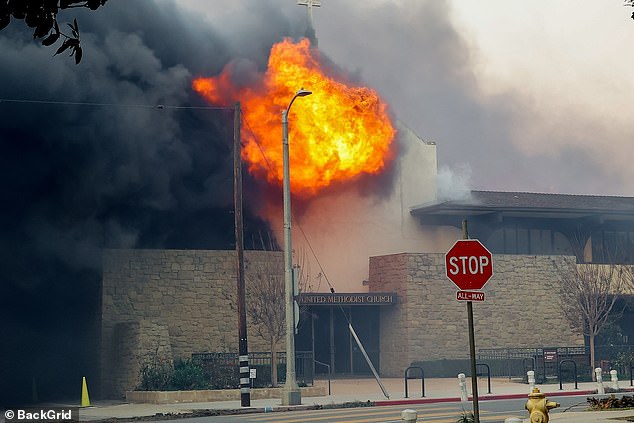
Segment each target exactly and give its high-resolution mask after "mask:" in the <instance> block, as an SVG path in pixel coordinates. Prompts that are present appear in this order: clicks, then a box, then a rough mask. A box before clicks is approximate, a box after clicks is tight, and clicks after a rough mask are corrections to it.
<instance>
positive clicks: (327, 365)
mask: <svg viewBox="0 0 634 423" xmlns="http://www.w3.org/2000/svg"><path fill="white" fill-rule="evenodd" d="M313 361H314V362H315V363H316V364H321V365H322V366H326V367H327V368H328V395H330V364H326V363H322V362H321V361H317V360H315V359H313Z"/></svg>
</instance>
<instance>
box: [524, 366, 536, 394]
mask: <svg viewBox="0 0 634 423" xmlns="http://www.w3.org/2000/svg"><path fill="white" fill-rule="evenodd" d="M526 377H527V378H528V392H533V388H534V387H535V372H534V371H533V370H529V371H527V372H526Z"/></svg>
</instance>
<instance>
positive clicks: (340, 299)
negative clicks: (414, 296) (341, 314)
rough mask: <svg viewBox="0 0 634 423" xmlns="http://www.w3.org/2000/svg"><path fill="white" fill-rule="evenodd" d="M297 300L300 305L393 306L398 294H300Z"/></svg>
mask: <svg viewBox="0 0 634 423" xmlns="http://www.w3.org/2000/svg"><path fill="white" fill-rule="evenodd" d="M297 299H298V303H299V304H300V305H326V306H327V305H392V304H396V293H394V292H363V293H344V294H339V293H336V294H328V293H323V294H319V293H307V294H299V295H298V297H297Z"/></svg>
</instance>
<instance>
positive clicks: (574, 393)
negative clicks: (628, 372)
mask: <svg viewBox="0 0 634 423" xmlns="http://www.w3.org/2000/svg"><path fill="white" fill-rule="evenodd" d="M623 392H634V388H621V389H620V390H619V392H618V393H623ZM544 395H545V396H547V397H568V396H570V397H572V396H584V395H597V390H596V389H595V390H585V391H579V390H576V391H555V392H545V393H544ZM603 395H610V393H605V394H603ZM506 399H528V393H526V394H500V395H483V396H479V397H478V400H479V401H494V400H506ZM469 401H473V397H472V396H470V397H469ZM442 402H461V399H460V398H459V397H453V398H412V399H400V400H378V401H374V405H375V406H377V407H381V406H390V405H409V404H434V403H442Z"/></svg>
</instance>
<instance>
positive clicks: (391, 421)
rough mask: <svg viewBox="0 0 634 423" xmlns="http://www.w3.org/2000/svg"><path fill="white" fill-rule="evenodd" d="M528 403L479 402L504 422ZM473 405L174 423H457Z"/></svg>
mask: <svg viewBox="0 0 634 423" xmlns="http://www.w3.org/2000/svg"><path fill="white" fill-rule="evenodd" d="M553 400H555V401H557V402H559V403H561V407H560V408H558V409H555V410H552V411H551V414H554V413H562V412H565V411H567V410H570V411H582V410H585V409H587V403H586V398H585V397H580V396H571V397H557V398H553ZM525 402H526V400H518V399H514V400H495V401H481V402H480V403H479V405H480V421H481V422H487V423H503V422H504V420H505V419H506V418H508V417H519V418H522V419H523V418H526V417H528V413H527V412H526V411H525V410H524V404H525ZM471 406H472V404H471V403H470V402H469V403H435V404H421V405H399V406H389V407H360V408H345V409H325V410H310V411H289V412H271V413H258V414H242V415H233V416H217V417H197V418H189V419H186V420H185V421H183V419H179V420H173V421H174V422H175V423H176V422H178V423H301V422H310V423H396V422H402V420H401V411H403V410H404V409H412V410H416V411H417V412H418V420H419V421H421V422H425V423H427V422H434V423H455V422H456V420H457V419H458V417H460V415H461V414H462V412H463V411H464V410H467V411H470V410H471V408H472V407H471ZM163 422H165V420H163Z"/></svg>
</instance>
